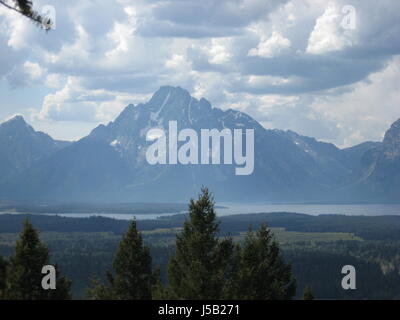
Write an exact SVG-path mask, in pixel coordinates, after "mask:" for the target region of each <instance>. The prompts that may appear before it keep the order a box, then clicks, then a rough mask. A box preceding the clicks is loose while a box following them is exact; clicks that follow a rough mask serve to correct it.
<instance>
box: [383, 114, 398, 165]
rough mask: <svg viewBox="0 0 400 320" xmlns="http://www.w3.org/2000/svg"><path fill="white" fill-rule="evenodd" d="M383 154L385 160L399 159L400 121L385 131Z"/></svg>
mask: <svg viewBox="0 0 400 320" xmlns="http://www.w3.org/2000/svg"><path fill="white" fill-rule="evenodd" d="M383 152H384V157H385V158H386V159H400V119H399V120H397V121H396V122H394V123H393V124H392V126H391V127H390V129H389V130H388V131H386V133H385V138H384V139H383Z"/></svg>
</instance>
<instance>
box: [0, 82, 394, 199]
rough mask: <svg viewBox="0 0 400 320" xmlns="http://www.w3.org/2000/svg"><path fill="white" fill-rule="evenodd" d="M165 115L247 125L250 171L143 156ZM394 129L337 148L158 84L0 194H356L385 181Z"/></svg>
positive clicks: (203, 123)
mask: <svg viewBox="0 0 400 320" xmlns="http://www.w3.org/2000/svg"><path fill="white" fill-rule="evenodd" d="M170 121H176V122H177V125H178V131H179V130H182V129H186V128H191V129H193V130H195V131H196V132H197V133H198V136H199V137H200V136H201V134H200V132H201V129H217V130H222V129H224V128H227V129H231V130H233V129H242V130H245V129H254V133H255V140H254V152H255V154H254V158H255V159H254V171H253V173H252V174H251V175H247V176H237V175H235V168H236V167H237V165H236V164H220V165H192V164H189V165H182V164H173V165H150V164H149V163H148V162H147V161H146V150H147V149H148V147H149V146H150V145H151V144H152V143H153V141H150V142H149V141H146V134H147V132H148V130H150V129H152V128H159V129H162V130H164V132H165V133H166V135H167V136H168V133H169V132H168V130H169V127H168V125H169V122H170ZM396 128H397V125H396V126H395V128H394V131H395V132H394V131H393V130H392V131H391V132H389V133H388V134H387V137H385V141H384V142H383V143H374V142H367V143H363V144H361V145H358V146H355V147H352V148H347V149H339V148H337V147H336V146H335V145H333V144H329V143H324V142H320V141H317V140H315V139H314V138H310V137H304V136H301V135H298V134H297V133H295V132H292V131H281V130H267V129H265V128H264V127H262V126H261V125H260V124H259V123H258V122H257V121H255V120H254V119H253V118H251V117H250V116H248V115H247V114H245V113H242V112H239V111H235V110H232V109H229V110H225V111H224V110H221V109H218V108H214V107H212V106H211V104H210V103H209V102H208V101H207V100H205V99H200V100H198V99H196V98H194V97H192V96H191V95H190V94H189V92H187V91H186V90H184V89H182V88H180V87H170V86H165V87H161V88H160V89H159V90H158V91H157V92H156V93H155V94H154V95H153V97H152V98H151V99H150V100H149V101H148V102H147V103H144V104H139V105H137V106H134V105H129V106H127V107H126V108H125V109H124V111H123V112H122V113H121V114H120V115H119V116H118V117H117V118H116V119H115V121H113V122H110V123H109V124H107V125H100V126H98V127H97V128H95V129H94V130H93V131H92V132H91V133H90V134H89V135H88V136H87V137H85V138H83V139H81V140H80V141H78V142H75V143H73V144H72V145H70V146H68V147H66V148H63V149H62V150H56V151H54V152H47V153H48V154H49V155H48V156H46V157H41V158H40V160H38V161H37V162H34V165H31V166H29V165H25V166H23V167H22V169H21V170H20V173H19V175H18V178H13V179H11V180H9V183H8V185H7V192H6V191H4V193H5V194H7V197H14V198H15V197H17V198H19V199H28V198H40V199H57V200H64V201H75V200H88V199H90V200H101V201H151V202H154V201H158V202H163V201H164V202H165V201H185V202H186V201H187V199H188V198H190V197H192V196H193V195H195V194H196V193H197V192H198V190H199V189H200V187H201V186H202V185H207V186H208V187H209V188H211V190H212V191H213V192H214V194H215V196H216V198H218V200H219V201H240V202H246V201H324V200H343V199H345V200H349V198H350V200H351V197H353V196H354V197H355V198H357V200H359V199H363V197H364V198H365V194H368V197H369V196H370V193H368V192H367V190H366V189H368V188H367V187H366V186H372V185H376V184H377V181H381V183H383V182H382V181H385V182H384V183H386V181H389V180H388V179H387V173H386V171H385V170H387V169H383V168H389V166H390V165H391V164H390V163H391V162H390V161H392V160H393V159H392V158H393V157H394V158H396V159H397V156H398V154H397V153H396V152H397V151H398V150H400V149H399V146H398V144H397V142H398V140H397V133H396V132H397V131H396V130H397V129H396ZM393 132H394V133H393ZM182 144H184V142H181V143H180V144H179V146H181V145H182ZM222 149H223V148H222ZM223 156H224V155H223V151H221V159H223ZM388 157H389V158H390V159H392V160H390V159H387V158H388ZM396 161H397V160H396ZM396 161H394V162H395V163H397V162H396ZM389 162H390V163H389ZM396 165H397V164H396ZM379 168H382V169H379ZM391 170H392V171H393V170H395V171H396V170H398V169H397V167H396V166H394V167H393V168H392V169H391ZM397 172H398V171H397ZM392 175H393V174H392ZM394 180H395V181H394V182H393V183H394V185H395V183H396V181H397V180H396V178H395V179H394ZM391 183H392V182H391ZM393 183H392V184H393ZM385 188H386V187H385ZM0 191H1V190H0ZM350 191H351V192H350ZM381 196H382V193H381ZM355 198H354V199H355Z"/></svg>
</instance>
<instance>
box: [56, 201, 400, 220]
mask: <svg viewBox="0 0 400 320" xmlns="http://www.w3.org/2000/svg"><path fill="white" fill-rule="evenodd" d="M217 205H218V206H223V207H224V208H217V209H216V211H217V215H218V216H227V215H233V214H246V213H260V212H296V213H305V214H310V215H319V214H343V215H365V216H382V215H400V204H237V203H217ZM177 213H182V212H176V213H157V214H151V213H147V214H113V213H64V214H63V213H61V214H58V215H59V216H63V217H72V218H86V217H91V216H102V217H108V218H114V219H120V220H131V219H133V218H134V217H135V218H136V219H137V220H146V219H151V220H154V219H157V218H159V217H165V216H170V215H174V214H177Z"/></svg>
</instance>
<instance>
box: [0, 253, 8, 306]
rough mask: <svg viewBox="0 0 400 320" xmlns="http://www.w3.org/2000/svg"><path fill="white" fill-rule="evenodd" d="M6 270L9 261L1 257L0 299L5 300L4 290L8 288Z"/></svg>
mask: <svg viewBox="0 0 400 320" xmlns="http://www.w3.org/2000/svg"><path fill="white" fill-rule="evenodd" d="M6 268H7V261H6V260H5V259H3V257H2V256H0V299H3V298H4V290H5V288H6Z"/></svg>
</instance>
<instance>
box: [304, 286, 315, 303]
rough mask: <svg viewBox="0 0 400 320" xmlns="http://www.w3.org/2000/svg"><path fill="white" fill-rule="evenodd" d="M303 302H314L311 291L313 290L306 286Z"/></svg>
mask: <svg viewBox="0 0 400 320" xmlns="http://www.w3.org/2000/svg"><path fill="white" fill-rule="evenodd" d="M303 300H314V295H313V293H312V291H311V288H310V287H309V286H306V287H305V288H304V292H303Z"/></svg>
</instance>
